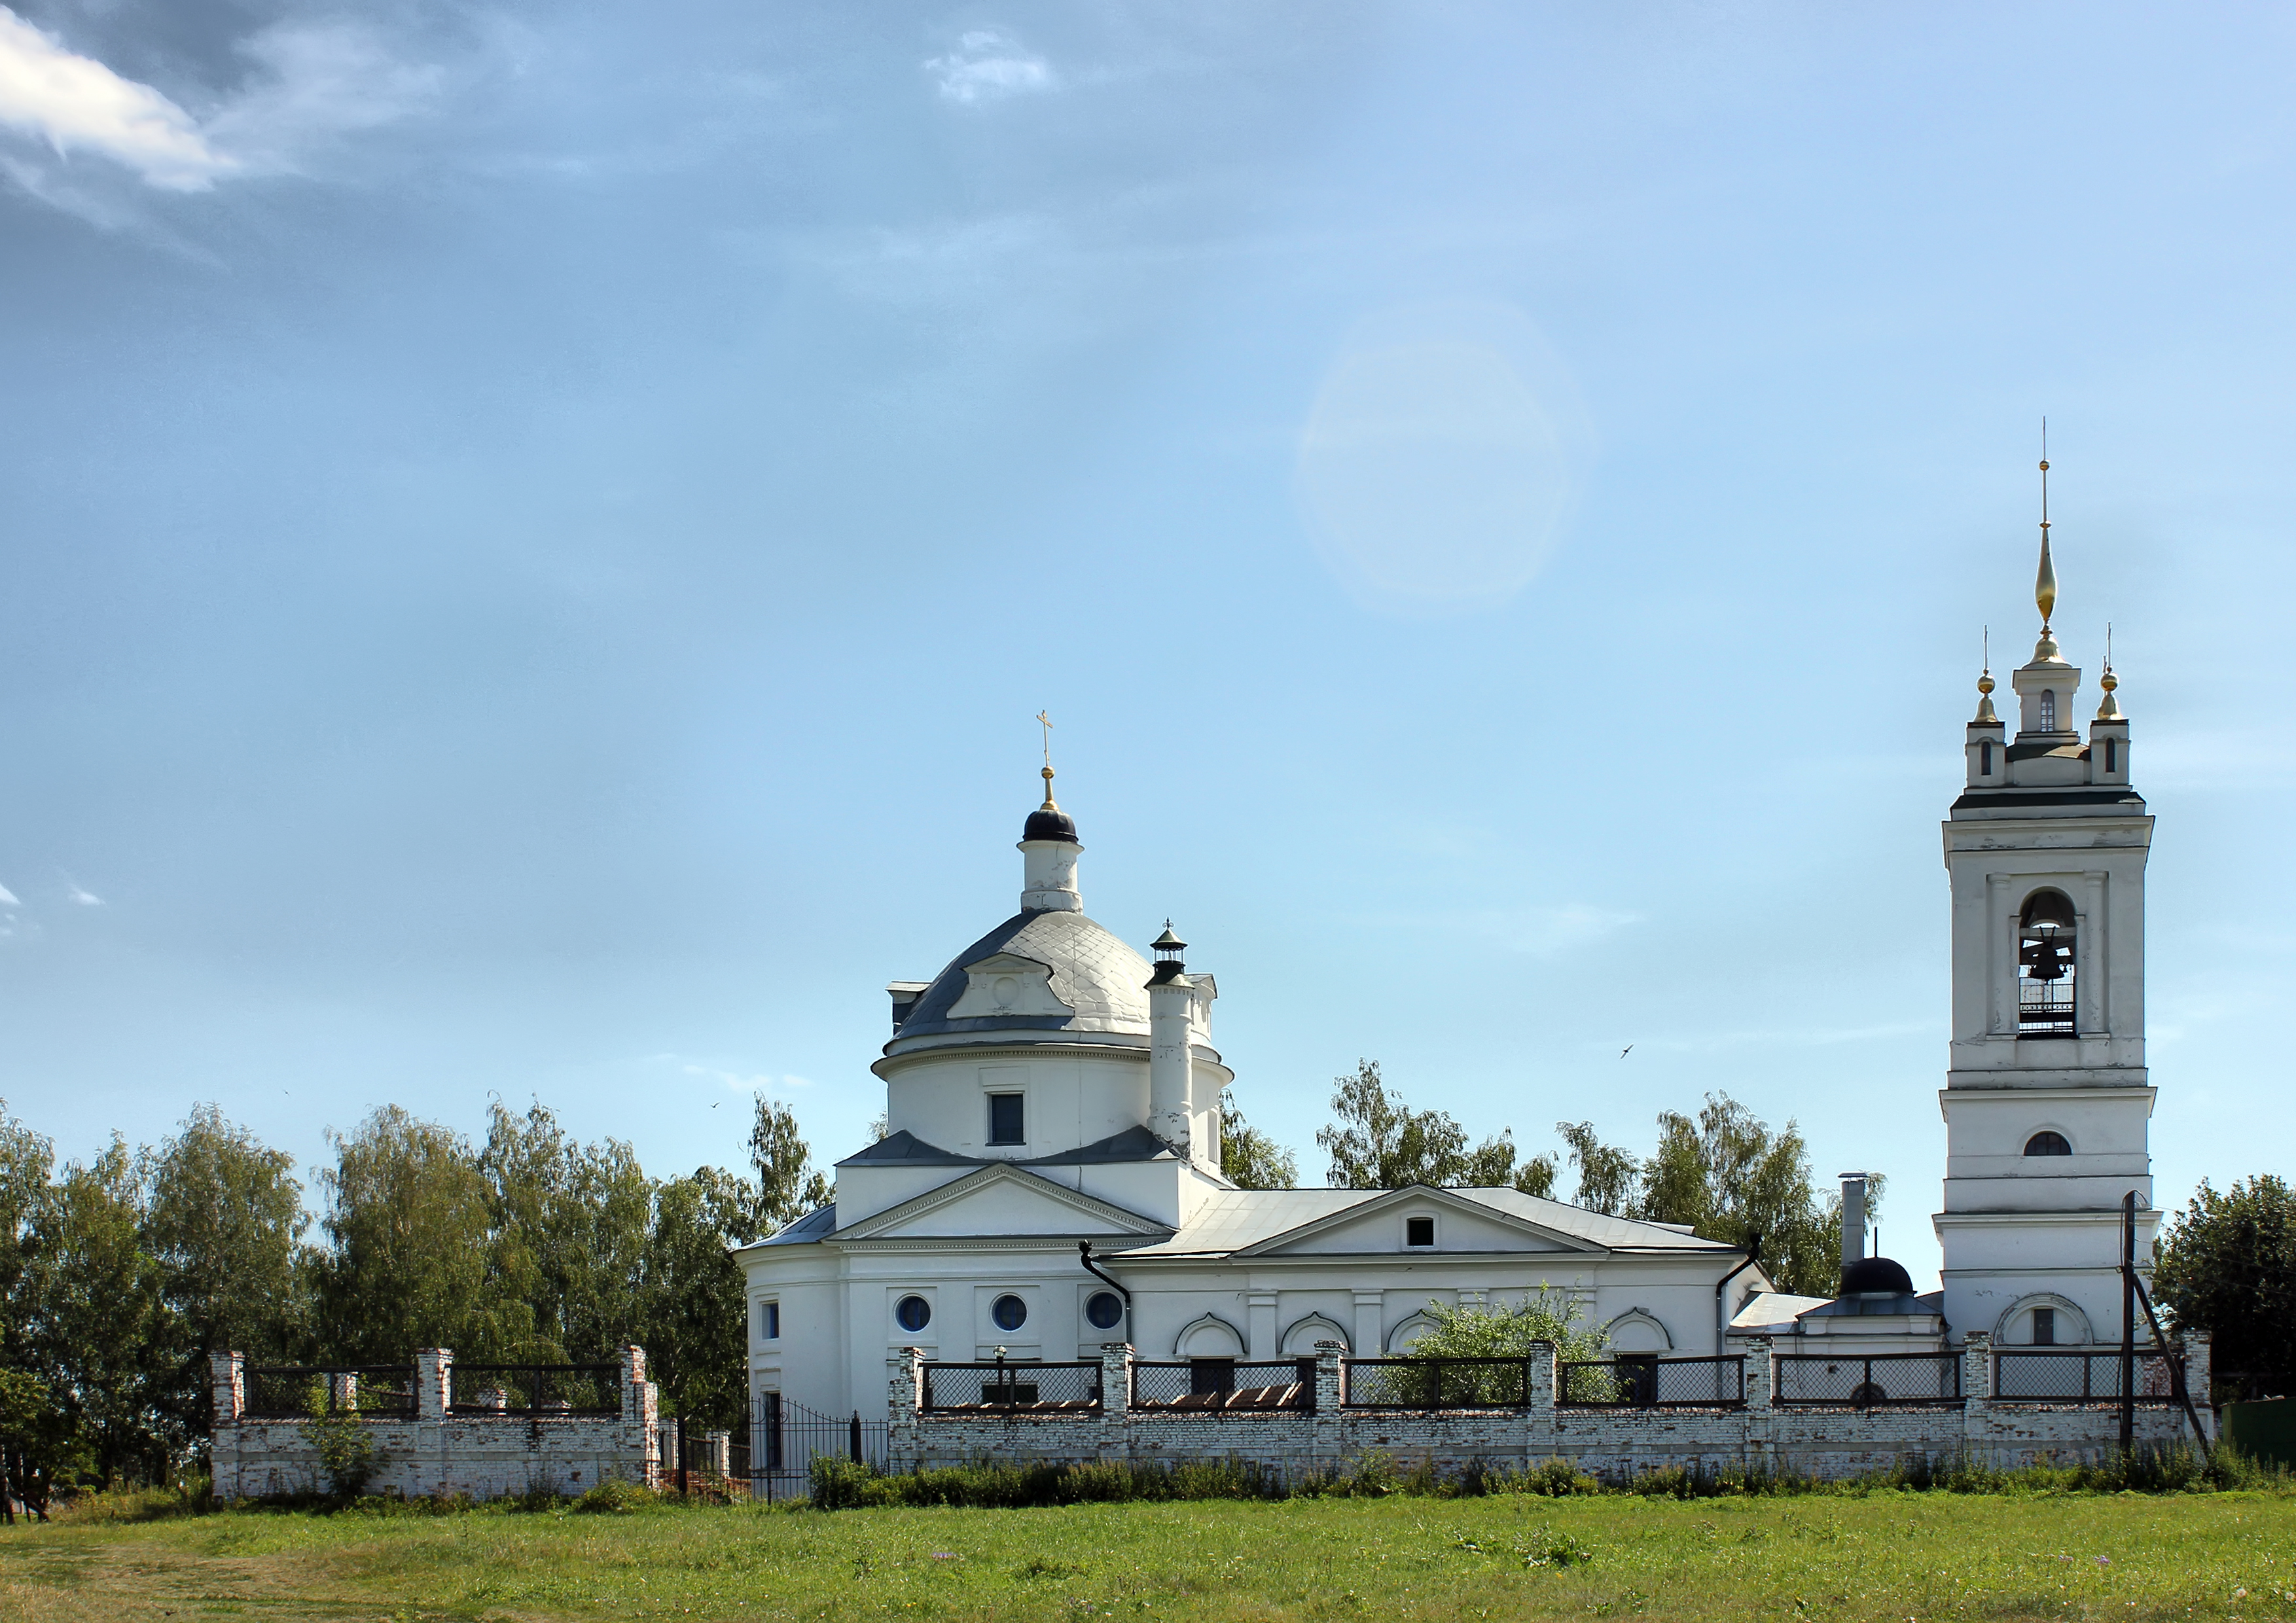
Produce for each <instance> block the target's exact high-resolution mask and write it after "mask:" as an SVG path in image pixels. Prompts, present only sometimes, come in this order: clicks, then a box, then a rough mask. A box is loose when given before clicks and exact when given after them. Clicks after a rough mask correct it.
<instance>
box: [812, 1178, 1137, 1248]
mask: <svg viewBox="0 0 2296 1623" xmlns="http://www.w3.org/2000/svg"><path fill="white" fill-rule="evenodd" d="M1171 1232H1172V1231H1171V1230H1170V1229H1169V1227H1167V1226H1166V1225H1163V1224H1160V1223H1158V1222H1157V1221H1155V1220H1154V1219H1153V1218H1152V1217H1143V1216H1141V1215H1140V1214H1139V1213H1138V1212H1136V1211H1128V1210H1126V1209H1124V1208H1123V1207H1121V1206H1116V1205H1112V1204H1111V1203H1110V1202H1109V1201H1102V1200H1096V1199H1095V1198H1094V1197H1093V1196H1091V1195H1088V1194H1084V1193H1079V1192H1078V1191H1076V1190H1074V1189H1066V1188H1063V1187H1062V1186H1061V1185H1060V1184H1055V1183H1054V1182H1053V1181H1052V1180H1051V1179H1049V1178H1042V1177H1038V1176H1037V1175H1036V1174H1034V1173H1032V1172H1023V1171H1022V1170H1021V1168H1018V1167H1015V1166H1013V1165H1011V1164H1010V1163H1007V1162H1002V1161H1000V1162H997V1163H996V1164H995V1165H992V1166H988V1167H983V1168H981V1169H980V1171H978V1172H972V1173H967V1174H966V1175H965V1176H963V1177H961V1178H957V1179H955V1180H954V1181H952V1182H950V1183H947V1184H942V1185H940V1187H939V1188H938V1189H929V1190H927V1191H926V1192H925V1193H922V1194H921V1195H916V1196H914V1197H912V1198H911V1199H909V1200H906V1201H902V1202H901V1203H900V1204H899V1205H898V1206H892V1207H888V1208H887V1209H885V1210H883V1211H881V1212H877V1213H874V1214H873V1215H872V1216H870V1217H865V1218H864V1219H862V1220H861V1221H860V1222H858V1223H857V1224H855V1225H853V1226H852V1227H851V1228H849V1229H845V1230H842V1231H840V1233H839V1234H837V1235H836V1236H835V1238H836V1239H837V1240H838V1241H840V1242H842V1241H868V1240H967V1239H981V1238H988V1237H994V1238H998V1239H1025V1238H1027V1237H1029V1236H1031V1235H1037V1236H1046V1237H1054V1236H1059V1237H1066V1236H1070V1235H1080V1234H1082V1235H1088V1234H1138V1235H1142V1236H1144V1237H1146V1238H1150V1239H1154V1240H1162V1239H1166V1238H1169V1236H1170V1234H1171Z"/></svg>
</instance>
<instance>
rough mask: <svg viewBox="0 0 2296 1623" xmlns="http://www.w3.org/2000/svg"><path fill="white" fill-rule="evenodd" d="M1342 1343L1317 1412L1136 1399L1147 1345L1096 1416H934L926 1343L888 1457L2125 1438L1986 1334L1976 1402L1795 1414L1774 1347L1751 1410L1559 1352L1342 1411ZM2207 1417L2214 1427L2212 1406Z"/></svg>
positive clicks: (1660, 1462) (1641, 1459)
mask: <svg viewBox="0 0 2296 1623" xmlns="http://www.w3.org/2000/svg"><path fill="white" fill-rule="evenodd" d="M1340 1356H1341V1351H1340V1348H1339V1347H1338V1346H1337V1345H1336V1344H1335V1343H1332V1342H1328V1341H1327V1342H1324V1343H1323V1345H1322V1346H1321V1348H1319V1349H1318V1357H1317V1358H1316V1408H1315V1411H1314V1412H1313V1413H1312V1414H1310V1413H1306V1412H1284V1413H1268V1412H1266V1411H1261V1412H1259V1413H1251V1412H1245V1413H1238V1414H1203V1415H1176V1414H1170V1413H1169V1412H1151V1411H1144V1410H1133V1409H1129V1408H1128V1407H1127V1402H1126V1400H1127V1396H1128V1394H1129V1392H1130V1391H1131V1389H1132V1382H1131V1365H1132V1357H1133V1352H1132V1348H1130V1347H1129V1346H1128V1345H1126V1344H1123V1343H1111V1345H1110V1346H1108V1347H1106V1348H1103V1351H1102V1367H1101V1389H1102V1392H1103V1408H1102V1409H1101V1410H1100V1411H1099V1412H1098V1413H1097V1414H1094V1413H1089V1412H1081V1413H1080V1412H1074V1411H1071V1412H1068V1413H1062V1414H1026V1413H1022V1414H1013V1415H1011V1416H996V1415H980V1414H925V1413H922V1412H921V1411H920V1407H919V1403H920V1393H921V1391H922V1369H923V1365H924V1362H925V1359H924V1357H923V1355H922V1353H921V1352H919V1351H918V1350H917V1349H916V1348H908V1349H907V1350H906V1353H905V1354H904V1356H903V1357H900V1358H898V1359H892V1360H889V1361H888V1362H889V1363H890V1364H891V1365H893V1367H892V1369H891V1370H890V1396H891V1398H892V1411H893V1423H892V1429H891V1436H890V1456H891V1466H892V1469H894V1470H896V1471H906V1470H910V1469H912V1468H914V1467H916V1466H921V1465H956V1464H966V1463H972V1462H974V1461H979V1460H994V1461H996V1462H999V1463H1007V1462H1011V1463H1029V1462H1039V1461H1041V1462H1048V1463H1065V1462H1078V1461H1087V1460H1108V1461H1124V1462H1152V1461H1159V1460H1160V1461H1166V1462H1169V1463H1180V1462H1183V1461H1188V1460H1220V1459H1240V1460H1251V1461H1254V1462H1256V1463H1260V1464H1264V1465H1267V1466H1271V1467H1274V1468H1275V1469H1278V1470H1281V1471H1285V1472H1286V1473H1292V1472H1297V1471H1308V1470H1318V1469H1321V1470H1331V1469H1334V1468H1336V1467H1339V1466H1341V1465H1343V1464H1346V1463H1349V1462H1350V1461H1354V1460H1358V1459H1361V1458H1362V1457H1363V1456H1365V1455H1369V1454H1373V1453H1384V1454H1386V1455H1390V1456H1391V1457H1393V1458H1394V1459H1395V1460H1396V1461H1397V1462H1398V1463H1401V1464H1404V1465H1406V1466H1410V1465H1414V1464H1415V1463H1417V1462H1418V1461H1420V1460H1422V1459H1427V1460H1431V1461H1432V1462H1433V1463H1434V1465H1435V1467H1436V1469H1438V1470H1439V1471H1444V1472H1446V1473H1456V1472H1458V1471H1464V1469H1465V1468H1466V1467H1467V1466H1468V1464H1469V1463H1471V1462H1472V1461H1476V1460H1480V1461H1482V1462H1483V1463H1485V1464H1487V1465H1490V1466H1497V1467H1502V1468H1507V1467H1513V1468H1521V1467H1524V1466H1529V1465H1535V1464H1538V1463H1540V1462H1542V1461H1545V1460H1550V1459H1556V1458H1561V1459H1567V1460H1570V1461H1572V1462H1574V1463H1576V1464H1577V1465H1578V1466H1579V1468H1580V1469H1581V1470H1583V1471H1588V1472H1591V1473H1592V1474H1594V1475H1596V1476H1599V1477H1602V1478H1603V1479H1604V1480H1609V1481H1613V1482H1617V1481H1625V1480H1630V1479H1632V1478H1634V1477H1635V1476H1637V1475H1639V1474H1641V1473H1642V1472H1644V1471H1650V1470H1653V1469H1659V1468H1663V1467H1667V1466H1676V1465H1679V1466H1686V1467H1691V1468H1693V1469H1702V1470H1707V1471H1721V1470H1725V1469H1728V1468H1732V1467H1737V1468H1763V1469H1768V1470H1772V1471H1779V1472H1782V1473H1791V1474H1794V1475H1808V1476H1815V1477H1820V1478H1826V1479H1839V1478H1845V1477H1856V1476H1863V1475H1866V1474H1868V1473H1871V1472H1874V1471H1887V1470H1889V1469H1890V1467H1892V1466H1894V1465H1896V1464H1898V1463H1899V1462H1900V1461H1905V1460H1908V1459H1911V1458H1913V1457H1915V1456H1926V1457H1928V1458H1930V1459H1931V1460H1933V1461H1935V1460H1944V1461H1950V1460H1953V1459H1956V1458H1962V1457H1965V1458H1967V1459H1969V1460H1971V1461H1972V1462H1975V1463H1985V1464H1989V1465H1994V1466H1999V1467H2003V1468H2009V1469H2013V1468H2015V1467H2018V1466H2021V1465H2030V1464H2037V1463H2054V1464H2059V1465H2065V1464H2071V1463H2075V1462H2077V1461H2086V1462H2091V1463H2094V1462H2098V1461H2101V1460H2103V1458H2105V1457H2106V1456H2107V1455H2110V1454H2111V1453H2112V1452H2113V1451H2114V1450H2115V1449H2117V1448H2118V1447H2119V1445H2120V1405H2119V1404H2118V1403H2114V1402H2106V1403H2095V1404H2078V1403H2032V1402H2002V1401H1999V1400H1997V1399H1994V1398H1990V1397H1989V1393H1990V1392H1991V1391H1992V1388H1993V1382H1992V1373H1993V1371H1992V1360H1993V1348H1992V1343H1991V1340H1990V1339H1989V1337H1986V1336H1983V1335H1972V1336H1971V1337H1970V1338H1969V1340H1968V1341H1967V1343H1966V1345H1965V1346H1964V1350H1963V1353H1962V1361H1963V1362H1962V1389H1963V1390H1964V1392H1965V1393H1966V1394H1968V1397H1967V1398H1966V1399H1965V1401H1964V1402H1963V1403H1961V1404H1956V1405H1953V1406H1937V1407H1931V1408H1913V1407H1907V1408H1877V1409H1870V1410H1862V1411H1861V1410H1856V1409H1841V1408H1826V1409H1814V1408H1789V1407H1784V1406H1779V1405H1777V1404H1776V1403H1775V1402H1774V1401H1773V1396H1772V1395H1773V1394H1774V1393H1775V1391H1776V1390H1777V1381H1776V1365H1775V1349H1772V1348H1767V1347H1766V1348H1760V1349H1759V1350H1757V1351H1756V1352H1753V1353H1751V1354H1749V1355H1748V1357H1747V1366H1746V1403H1745V1406H1743V1408H1722V1407H1716V1408H1667V1409H1639V1410H1636V1409H1579V1408H1558V1407H1557V1406H1555V1402H1554V1387H1555V1360H1554V1349H1553V1348H1552V1347H1549V1348H1547V1349H1546V1353H1545V1355H1544V1357H1536V1358H1534V1359H1533V1360H1532V1361H1531V1370H1530V1379H1531V1401H1530V1403H1529V1406H1526V1407H1523V1408H1509V1409H1464V1410H1461V1409H1453V1410H1431V1411H1430V1410H1394V1409H1349V1408H1344V1407H1342V1406H1341V1401H1340V1397H1341V1387H1340ZM2185 1358H2186V1375H2187V1380H2188V1381H2189V1382H2190V1384H2191V1388H2192V1389H2194V1390H2196V1391H2200V1392H2206V1391H2207V1390H2208V1342H2207V1340H2206V1338H2204V1337H2197V1336H2196V1337H2191V1338H2187V1339H2186V1340H2185ZM2199 1412H2200V1415H2201V1421H2202V1424H2203V1425H2204V1426H2208V1427H2210V1429H2211V1431H2213V1426H2214V1422H2213V1417H2212V1415H2211V1414H2210V1410H2209V1409H2208V1408H2207V1407H2205V1406H2202V1408H2201V1409H2200V1411H2199ZM2192 1440H2193V1439H2192V1430H2191V1422H2189V1421H2188V1420H2187V1419H2186V1418H2185V1412H2184V1409H2183V1407H2182V1406H2180V1405H2177V1404H2161V1403H2160V1402H2158V1401H2154V1402H2151V1403H2145V1402H2140V1403H2139V1404H2138V1405H2137V1407H2136V1441H2137V1442H2138V1443H2139V1444H2141V1445H2154V1446H2158V1445H2163V1444H2174V1443H2177V1442H2184V1443H2187V1444H2189V1443H2190V1442H2191V1441H2192Z"/></svg>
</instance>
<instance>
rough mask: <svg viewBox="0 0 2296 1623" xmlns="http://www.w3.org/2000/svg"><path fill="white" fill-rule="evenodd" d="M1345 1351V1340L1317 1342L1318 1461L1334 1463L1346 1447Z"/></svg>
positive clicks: (1319, 1462) (1326, 1463) (1338, 1460)
mask: <svg viewBox="0 0 2296 1623" xmlns="http://www.w3.org/2000/svg"><path fill="white" fill-rule="evenodd" d="M1347 1350H1348V1348H1347V1344H1346V1343H1345V1342H1344V1341H1318V1342H1316V1420H1315V1438H1316V1446H1315V1453H1314V1459H1315V1462H1316V1463H1318V1464H1324V1465H1337V1464H1338V1463H1340V1459H1341V1455H1342V1453H1343V1452H1344V1450H1345V1447H1346V1444H1347V1432H1346V1422H1347V1411H1346V1410H1345V1409H1344V1408H1343V1407H1342V1406H1341V1400H1342V1395H1343V1393H1344V1392H1345V1389H1346V1388H1345V1385H1344V1382H1343V1380H1342V1373H1341V1368H1340V1358H1341V1355H1342V1354H1344V1353H1345V1352H1346V1351H1347Z"/></svg>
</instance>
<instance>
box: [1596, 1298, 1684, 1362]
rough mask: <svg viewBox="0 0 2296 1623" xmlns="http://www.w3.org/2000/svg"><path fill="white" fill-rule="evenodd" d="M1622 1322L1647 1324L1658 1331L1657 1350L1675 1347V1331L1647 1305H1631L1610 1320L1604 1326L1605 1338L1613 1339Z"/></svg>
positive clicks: (1661, 1350)
mask: <svg viewBox="0 0 2296 1623" xmlns="http://www.w3.org/2000/svg"><path fill="white" fill-rule="evenodd" d="M1621 1324H1647V1325H1649V1326H1650V1327H1651V1328H1652V1330H1654V1331H1656V1332H1658V1347H1657V1348H1656V1350H1657V1351H1659V1352H1662V1353H1670V1352H1672V1351H1673V1350H1674V1349H1675V1348H1674V1332H1672V1331H1670V1330H1669V1329H1668V1328H1667V1327H1666V1321H1665V1320H1664V1319H1662V1318H1661V1317H1659V1316H1658V1315H1657V1314H1655V1313H1652V1311H1651V1310H1650V1309H1649V1308H1647V1307H1629V1308H1628V1309H1627V1310H1626V1311H1625V1312H1624V1313H1621V1314H1619V1315H1618V1316H1615V1317H1613V1318H1611V1320H1609V1321H1608V1322H1607V1323H1605V1324H1603V1340H1606V1341H1607V1340H1611V1337H1612V1336H1614V1335H1615V1334H1616V1333H1617V1332H1618V1328H1619V1326H1620V1325H1621ZM1643 1350H1644V1349H1643V1348H1636V1351H1643Z"/></svg>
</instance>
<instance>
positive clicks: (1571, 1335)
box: [1411, 1286, 1607, 1360]
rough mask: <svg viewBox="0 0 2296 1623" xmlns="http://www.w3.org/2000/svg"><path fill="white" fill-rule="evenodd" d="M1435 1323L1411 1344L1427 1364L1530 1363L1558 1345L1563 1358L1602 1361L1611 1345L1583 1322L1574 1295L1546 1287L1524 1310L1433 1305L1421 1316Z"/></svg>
mask: <svg viewBox="0 0 2296 1623" xmlns="http://www.w3.org/2000/svg"><path fill="white" fill-rule="evenodd" d="M1420 1311H1421V1312H1422V1313H1423V1314H1424V1315H1425V1316H1427V1317H1428V1318H1430V1319H1431V1320H1433V1321H1434V1325H1433V1328H1431V1329H1430V1330H1426V1331H1423V1332H1421V1333H1420V1335H1419V1337H1418V1339H1417V1340H1414V1341H1413V1342H1412V1344H1411V1350H1412V1353H1413V1355H1414V1356H1415V1357H1424V1358H1527V1357H1530V1355H1531V1349H1532V1346H1533V1344H1534V1343H1536V1342H1539V1341H1551V1342H1553V1343H1554V1351H1555V1354H1556V1356H1557V1357H1561V1358H1563V1359H1566V1360H1569V1359H1585V1358H1599V1357H1602V1355H1603V1348H1604V1347H1605V1346H1606V1345H1607V1343H1606V1342H1605V1341H1604V1340H1603V1332H1601V1331H1600V1330H1598V1329H1596V1328H1595V1327H1594V1326H1593V1325H1591V1324H1587V1323H1585V1322H1584V1321H1583V1320H1581V1319H1580V1317H1579V1304H1578V1303H1577V1302H1575V1301H1573V1300H1572V1299H1571V1298H1570V1292H1569V1291H1562V1290H1556V1289H1553V1288H1551V1287H1547V1286H1541V1287H1540V1288H1539V1289H1538V1290H1536V1291H1525V1292H1524V1293H1523V1299H1522V1301H1521V1304H1520V1305H1519V1306H1516V1307H1506V1306H1505V1305H1504V1304H1494V1305H1492V1306H1489V1307H1448V1306H1446V1305H1445V1304H1444V1303H1442V1302H1434V1301H1431V1302H1429V1303H1428V1304H1427V1306H1426V1307H1423V1308H1422V1309H1421V1310H1420Z"/></svg>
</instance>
